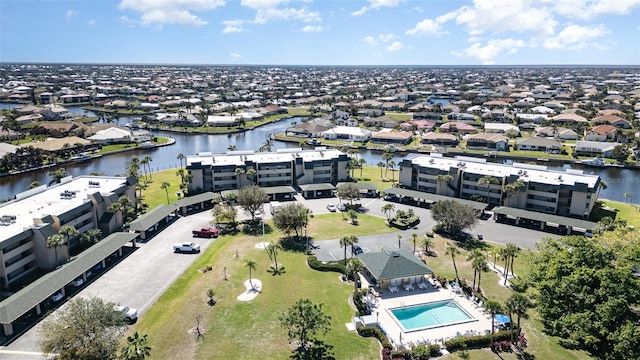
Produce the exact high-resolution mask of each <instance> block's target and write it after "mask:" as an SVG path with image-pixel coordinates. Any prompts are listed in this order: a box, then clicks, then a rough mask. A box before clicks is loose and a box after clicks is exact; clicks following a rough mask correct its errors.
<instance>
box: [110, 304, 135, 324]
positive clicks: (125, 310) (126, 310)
mask: <svg viewBox="0 0 640 360" xmlns="http://www.w3.org/2000/svg"><path fill="white" fill-rule="evenodd" d="M113 310H115V311H117V312H121V313H122V314H123V315H124V319H125V321H126V322H127V324H132V323H134V322H135V321H136V320H137V319H138V309H134V308H130V307H128V306H123V305H116V306H114V307H113Z"/></svg>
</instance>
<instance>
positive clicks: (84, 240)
mask: <svg viewBox="0 0 640 360" xmlns="http://www.w3.org/2000/svg"><path fill="white" fill-rule="evenodd" d="M101 237H102V231H100V229H96V228H93V229H89V230H87V231H85V232H84V233H83V234H82V235H80V243H81V244H82V245H85V246H90V245H93V244H95V243H97V242H98V241H100V238H101Z"/></svg>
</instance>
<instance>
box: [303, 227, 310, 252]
mask: <svg viewBox="0 0 640 360" xmlns="http://www.w3.org/2000/svg"><path fill="white" fill-rule="evenodd" d="M304 239H305V241H306V242H307V255H308V254H309V237H308V236H307V227H306V226H305V227H304Z"/></svg>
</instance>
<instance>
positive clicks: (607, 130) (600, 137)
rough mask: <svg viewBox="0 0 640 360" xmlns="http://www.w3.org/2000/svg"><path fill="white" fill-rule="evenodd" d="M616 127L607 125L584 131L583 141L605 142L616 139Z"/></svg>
mask: <svg viewBox="0 0 640 360" xmlns="http://www.w3.org/2000/svg"><path fill="white" fill-rule="evenodd" d="M616 131H617V129H616V127H615V126H613V125H609V124H602V125H598V126H594V127H592V128H591V129H588V130H585V131H584V139H585V140H587V141H607V140H613V139H614V138H615V137H616Z"/></svg>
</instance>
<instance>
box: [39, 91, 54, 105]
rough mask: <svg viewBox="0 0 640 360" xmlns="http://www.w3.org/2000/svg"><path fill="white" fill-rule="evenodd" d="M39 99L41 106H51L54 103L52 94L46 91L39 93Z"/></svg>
mask: <svg viewBox="0 0 640 360" xmlns="http://www.w3.org/2000/svg"><path fill="white" fill-rule="evenodd" d="M39 97H40V103H41V104H53V103H54V102H55V101H56V100H55V96H54V95H53V93H52V92H48V91H47V92H43V93H40V95H39Z"/></svg>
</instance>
